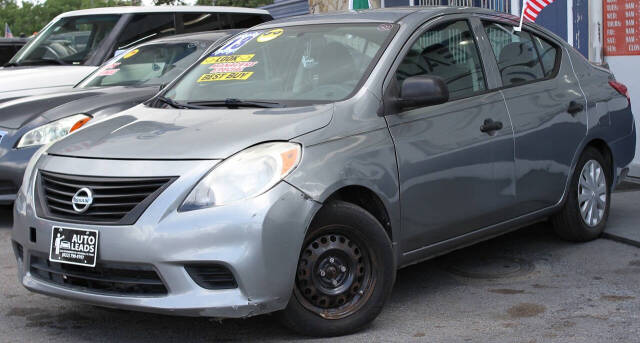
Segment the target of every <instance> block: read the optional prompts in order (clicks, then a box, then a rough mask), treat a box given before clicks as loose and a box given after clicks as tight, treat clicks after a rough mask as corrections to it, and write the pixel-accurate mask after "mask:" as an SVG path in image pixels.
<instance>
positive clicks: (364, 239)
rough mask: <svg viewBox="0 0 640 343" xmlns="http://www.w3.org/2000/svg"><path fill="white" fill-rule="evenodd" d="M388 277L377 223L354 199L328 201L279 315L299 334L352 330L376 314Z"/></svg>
mask: <svg viewBox="0 0 640 343" xmlns="http://www.w3.org/2000/svg"><path fill="white" fill-rule="evenodd" d="M394 280H395V262H394V257H393V250H392V247H391V242H390V240H389V238H388V237H387V234H386V233H385V231H384V228H383V227H382V225H381V224H380V223H379V222H378V221H377V220H376V218H375V217H373V216H372V215H371V214H370V213H368V212H367V211H365V210H364V209H362V208H360V207H358V206H356V205H353V204H350V203H346V202H341V201H335V202H332V203H330V204H328V205H327V206H325V207H324V208H323V209H321V210H320V212H319V213H318V215H317V216H316V218H315V219H314V221H313V223H312V224H311V227H310V229H309V231H308V233H307V236H306V238H305V241H304V244H303V246H302V251H301V253H300V258H299V261H298V269H297V273H296V280H295V286H294V291H293V294H292V296H291V299H290V300H289V304H288V305H287V307H286V308H285V309H284V311H282V312H281V313H280V319H281V321H282V323H283V324H284V325H285V326H287V327H289V328H290V329H293V330H294V331H297V332H298V333H301V334H303V335H310V336H322V337H329V336H340V335H346V334H350V333H353V332H355V331H358V330H360V329H361V328H362V327H364V326H365V325H367V324H368V323H370V322H371V321H373V320H374V319H375V318H376V317H377V316H378V314H379V313H380V311H381V310H382V307H383V305H384V303H385V302H386V300H387V299H388V297H389V296H390V294H391V290H392V288H393V283H394Z"/></svg>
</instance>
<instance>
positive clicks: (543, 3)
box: [518, 0, 554, 31]
mask: <svg viewBox="0 0 640 343" xmlns="http://www.w3.org/2000/svg"><path fill="white" fill-rule="evenodd" d="M553 1H554V0H524V2H523V4H522V16H521V17H520V27H519V28H518V31H519V30H520V29H521V28H522V21H523V20H524V19H525V18H526V19H527V20H529V21H532V22H535V21H536V19H537V18H538V14H540V12H542V10H543V9H544V8H545V7H547V6H548V5H549V4H551V3H552V2H553Z"/></svg>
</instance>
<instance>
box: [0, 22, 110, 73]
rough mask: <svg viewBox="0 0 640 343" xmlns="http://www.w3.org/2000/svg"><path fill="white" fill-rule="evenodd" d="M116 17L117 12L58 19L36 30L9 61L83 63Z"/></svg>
mask: <svg viewBox="0 0 640 343" xmlns="http://www.w3.org/2000/svg"><path fill="white" fill-rule="evenodd" d="M119 19H120V15H89V16H79V17H67V18H60V19H59V20H58V21H56V22H55V23H53V24H51V25H49V26H48V27H46V28H45V29H44V30H43V31H42V32H41V33H39V34H38V35H37V37H36V38H35V39H34V40H32V41H31V42H29V43H28V44H27V45H26V46H25V47H24V48H22V50H20V51H19V52H18V54H17V55H16V56H15V57H14V58H13V59H11V61H10V62H9V63H10V64H13V65H33V64H84V63H85V62H86V61H87V60H88V59H89V58H90V57H91V56H92V55H93V53H94V52H95V51H96V49H97V48H98V46H100V43H101V42H102V41H103V40H104V39H105V38H106V37H107V36H108V35H109V33H111V30H112V29H113V27H114V26H115V24H116V23H117V22H118V20H119Z"/></svg>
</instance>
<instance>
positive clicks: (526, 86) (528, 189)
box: [483, 21, 587, 217]
mask: <svg viewBox="0 0 640 343" xmlns="http://www.w3.org/2000/svg"><path fill="white" fill-rule="evenodd" d="M483 26H484V28H485V32H486V35H487V36H488V38H489V39H488V41H489V43H490V44H491V47H492V50H493V52H494V56H495V59H496V63H497V65H498V70H499V72H500V78H501V80H500V81H501V82H502V93H503V94H504V97H505V100H506V103H507V108H508V110H509V113H510V115H511V119H512V121H513V128H514V133H515V163H516V194H517V201H516V202H515V203H514V206H513V208H512V211H511V212H512V216H513V217H516V216H519V215H522V214H525V213H529V212H533V211H536V210H539V209H543V208H546V207H549V206H552V205H554V204H556V203H557V202H558V201H559V200H560V199H561V197H562V194H563V191H564V188H565V184H566V182H567V178H568V176H569V175H568V173H569V172H570V169H571V163H572V161H573V159H574V157H575V155H576V153H577V150H578V148H579V146H580V144H581V142H582V140H583V139H584V137H585V134H586V131H587V126H586V120H587V117H586V114H585V111H584V108H585V98H584V95H583V93H582V90H581V89H580V85H579V83H578V80H577V78H576V76H575V74H574V72H573V68H572V65H571V61H570V59H569V56H568V54H567V52H566V51H565V50H564V49H563V48H562V46H561V45H560V44H559V43H557V42H555V40H554V39H553V38H551V37H546V36H545V35H544V34H543V33H541V32H534V31H528V30H527V29H526V28H525V29H524V30H523V31H522V32H514V30H513V26H511V25H509V24H506V23H501V22H497V21H484V22H483Z"/></svg>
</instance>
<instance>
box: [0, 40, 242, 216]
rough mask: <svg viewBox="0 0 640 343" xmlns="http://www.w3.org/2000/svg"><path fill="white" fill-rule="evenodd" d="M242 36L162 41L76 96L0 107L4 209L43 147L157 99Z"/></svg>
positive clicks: (99, 75)
mask: <svg viewBox="0 0 640 343" xmlns="http://www.w3.org/2000/svg"><path fill="white" fill-rule="evenodd" d="M237 31H238V30H228V31H215V32H213V31H212V32H208V33H198V34H186V35H178V36H172V37H168V38H163V39H158V40H155V41H152V42H150V43H148V44H144V45H140V46H137V47H135V48H133V49H131V50H129V51H127V52H126V53H124V54H122V55H120V56H119V57H116V58H114V59H112V60H110V61H108V62H107V63H106V64H105V65H103V66H102V67H101V68H99V69H98V70H96V71H95V72H94V73H92V74H91V75H89V76H88V77H87V78H86V79H84V80H83V81H81V82H80V83H79V84H78V85H76V86H75V87H74V89H72V90H71V91H67V92H61V93H53V94H47V95H40V96H32V97H26V98H21V99H17V100H13V101H8V102H5V103H2V104H0V204H10V203H12V202H13V201H14V200H15V195H16V193H17V192H18V189H19V188H20V185H21V183H22V176H23V173H24V168H25V166H26V164H27V162H29V159H30V158H31V156H32V155H33V154H34V153H35V152H36V151H37V149H38V148H39V147H41V146H42V145H45V144H48V143H51V142H53V141H55V140H58V139H60V138H62V137H64V136H66V135H68V134H69V133H71V132H73V131H75V130H77V129H79V128H81V127H82V126H83V125H85V124H92V123H94V122H96V121H98V120H99V119H100V118H104V117H106V116H109V115H112V114H115V113H118V112H120V111H123V110H125V109H128V108H130V107H133V106H135V105H137V104H139V103H141V102H143V101H145V100H147V99H149V98H151V97H152V96H153V95H154V94H155V93H157V92H158V90H159V88H160V87H161V86H162V85H166V84H167V83H169V82H170V81H172V80H173V79H175V78H176V77H177V76H178V75H180V74H181V73H182V72H183V71H184V70H186V69H187V68H188V67H189V66H190V65H192V64H193V63H194V62H195V61H196V60H197V59H198V58H199V57H200V56H202V54H203V53H204V52H205V51H207V49H208V48H209V47H210V46H212V44H214V43H215V42H217V41H222V40H224V39H226V38H227V37H229V36H230V35H231V34H233V33H235V32H237Z"/></svg>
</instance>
